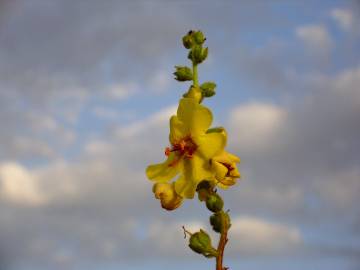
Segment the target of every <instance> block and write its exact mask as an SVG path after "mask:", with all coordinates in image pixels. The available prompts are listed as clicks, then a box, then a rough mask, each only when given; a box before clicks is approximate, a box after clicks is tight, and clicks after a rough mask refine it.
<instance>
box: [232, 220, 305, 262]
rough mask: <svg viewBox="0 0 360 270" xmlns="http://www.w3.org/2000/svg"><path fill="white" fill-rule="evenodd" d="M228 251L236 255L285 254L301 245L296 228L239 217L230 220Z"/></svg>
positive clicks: (299, 235)
mask: <svg viewBox="0 0 360 270" xmlns="http://www.w3.org/2000/svg"><path fill="white" fill-rule="evenodd" d="M231 224H232V225H231V229H230V232H229V237H230V239H231V241H230V242H229V246H228V248H229V251H230V252H231V253H232V254H233V255H235V254H237V255H238V256H263V255H271V254H277V255H279V254H283V255H286V254H288V253H289V252H292V251H294V249H296V248H299V247H301V244H302V236H301V233H300V231H299V230H298V229H297V228H294V227H289V226H286V225H283V224H277V223H271V222H268V221H266V220H262V219H257V218H252V217H239V218H235V219H233V220H232V222H231Z"/></svg>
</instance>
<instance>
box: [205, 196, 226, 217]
mask: <svg viewBox="0 0 360 270" xmlns="http://www.w3.org/2000/svg"><path fill="white" fill-rule="evenodd" d="M206 207H207V209H209V210H210V211H211V212H214V213H216V212H219V211H221V210H222V208H223V207H224V201H223V199H222V198H221V197H220V196H219V194H216V193H214V194H211V195H210V196H208V197H207V199H206Z"/></svg>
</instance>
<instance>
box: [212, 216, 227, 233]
mask: <svg viewBox="0 0 360 270" xmlns="http://www.w3.org/2000/svg"><path fill="white" fill-rule="evenodd" d="M210 224H211V226H212V228H213V230H214V231H215V232H217V233H221V232H222V231H223V230H228V229H229V228H230V226H231V224H230V217H229V215H228V214H227V213H225V212H218V213H215V214H213V215H211V216H210Z"/></svg>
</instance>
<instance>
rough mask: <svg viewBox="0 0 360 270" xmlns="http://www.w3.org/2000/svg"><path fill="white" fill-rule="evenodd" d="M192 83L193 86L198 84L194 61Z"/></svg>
mask: <svg viewBox="0 0 360 270" xmlns="http://www.w3.org/2000/svg"><path fill="white" fill-rule="evenodd" d="M193 84H194V86H195V87H198V86H199V78H198V70H197V64H194V63H193Z"/></svg>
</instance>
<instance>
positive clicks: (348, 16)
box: [331, 8, 355, 31]
mask: <svg viewBox="0 0 360 270" xmlns="http://www.w3.org/2000/svg"><path fill="white" fill-rule="evenodd" d="M331 17H332V18H333V19H334V20H335V21H336V22H337V23H338V25H339V26H340V27H341V28H342V29H343V30H345V31H350V30H351V29H352V27H353V25H354V22H355V20H354V14H353V13H352V12H351V10H349V9H342V8H335V9H333V10H332V11H331Z"/></svg>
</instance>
